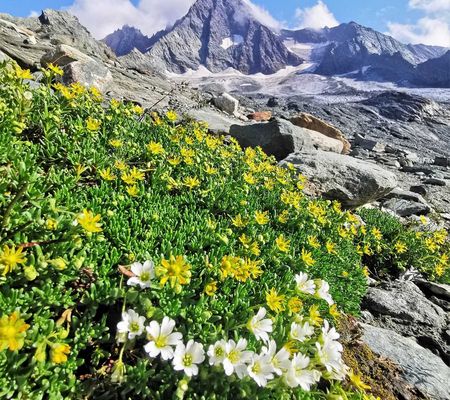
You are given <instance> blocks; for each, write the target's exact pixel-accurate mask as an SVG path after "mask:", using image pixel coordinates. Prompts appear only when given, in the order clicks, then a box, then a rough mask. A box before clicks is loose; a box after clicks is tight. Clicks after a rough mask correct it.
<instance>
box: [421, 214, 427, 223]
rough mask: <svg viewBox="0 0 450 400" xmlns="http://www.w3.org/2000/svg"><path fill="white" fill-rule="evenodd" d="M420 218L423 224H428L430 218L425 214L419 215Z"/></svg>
mask: <svg viewBox="0 0 450 400" xmlns="http://www.w3.org/2000/svg"><path fill="white" fill-rule="evenodd" d="M419 219H420V222H421V223H422V224H423V225H426V224H428V219H427V217H425V215H421V216H420V217H419Z"/></svg>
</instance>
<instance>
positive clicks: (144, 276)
mask: <svg viewBox="0 0 450 400" xmlns="http://www.w3.org/2000/svg"><path fill="white" fill-rule="evenodd" d="M140 279H141V281H142V282H147V281H149V280H150V274H149V273H148V272H143V273H142V274H141V276H140Z"/></svg>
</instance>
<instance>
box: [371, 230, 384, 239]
mask: <svg viewBox="0 0 450 400" xmlns="http://www.w3.org/2000/svg"><path fill="white" fill-rule="evenodd" d="M370 233H371V234H372V236H373V237H374V238H375V239H376V240H381V239H383V234H382V233H381V231H380V230H379V229H378V228H375V227H373V228H372V230H371V231H370Z"/></svg>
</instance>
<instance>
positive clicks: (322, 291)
mask: <svg viewBox="0 0 450 400" xmlns="http://www.w3.org/2000/svg"><path fill="white" fill-rule="evenodd" d="M319 282H320V286H319V288H318V289H317V292H316V296H317V297H319V298H321V299H323V300H325V301H326V302H327V303H328V305H330V306H331V305H333V304H334V301H333V298H332V297H331V294H330V293H328V291H329V290H330V285H329V284H328V282H325V281H322V280H320V281H319Z"/></svg>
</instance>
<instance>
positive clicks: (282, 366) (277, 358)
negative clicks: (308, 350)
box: [262, 340, 291, 376]
mask: <svg viewBox="0 0 450 400" xmlns="http://www.w3.org/2000/svg"><path fill="white" fill-rule="evenodd" d="M276 351H277V344H276V343H275V340H271V341H270V342H269V343H268V345H267V347H266V346H263V348H262V353H263V354H267V355H268V356H269V357H270V362H271V364H272V368H273V372H275V373H276V374H277V375H279V376H281V375H283V372H285V371H286V370H287V369H288V368H289V365H290V361H289V358H290V357H291V355H290V353H289V351H287V350H286V349H285V348H284V347H282V348H281V350H280V351H278V353H277V352H276Z"/></svg>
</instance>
